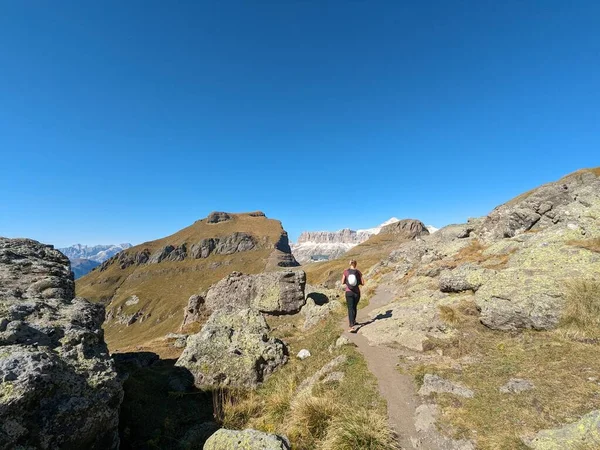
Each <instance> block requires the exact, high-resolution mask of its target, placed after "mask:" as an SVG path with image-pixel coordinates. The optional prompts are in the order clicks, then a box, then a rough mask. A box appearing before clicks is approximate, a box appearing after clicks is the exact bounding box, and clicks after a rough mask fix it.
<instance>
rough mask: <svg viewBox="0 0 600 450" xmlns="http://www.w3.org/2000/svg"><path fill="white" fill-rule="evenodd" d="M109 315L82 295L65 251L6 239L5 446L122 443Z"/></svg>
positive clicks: (2, 260) (2, 267)
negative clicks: (77, 294) (107, 335)
mask: <svg viewBox="0 0 600 450" xmlns="http://www.w3.org/2000/svg"><path fill="white" fill-rule="evenodd" d="M103 321H104V308H103V307H102V306H101V305H97V304H92V303H89V302H88V301H87V300H85V299H82V298H74V282H73V275H72V273H71V271H70V266H69V261H68V259H67V258H66V257H65V256H64V255H62V254H61V253H60V252H59V251H57V250H55V249H53V248H52V247H51V246H47V245H43V244H40V243H39V242H36V241H33V240H28V239H5V238H0V382H1V384H0V448H40V449H55V448H86V449H99V450H100V449H116V448H118V447H119V437H118V423H119V406H120V404H121V401H122V398H123V390H122V387H121V383H120V381H119V379H118V376H117V372H116V370H115V367H114V363H113V361H112V360H111V358H110V356H109V354H108V349H107V347H106V344H105V342H104V336H103V331H102V328H101V326H102V322H103Z"/></svg>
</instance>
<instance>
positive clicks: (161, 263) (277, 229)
mask: <svg viewBox="0 0 600 450" xmlns="http://www.w3.org/2000/svg"><path fill="white" fill-rule="evenodd" d="M293 265H297V263H296V261H295V260H294V258H293V256H292V255H291V251H290V247H289V244H288V238H287V233H286V232H285V231H284V230H283V228H282V226H281V222H279V221H277V220H272V219H267V218H266V217H265V215H264V214H263V213H258V212H257V213H248V214H227V213H212V214H211V215H209V216H208V217H207V218H206V219H203V220H199V221H196V222H195V223H194V224H192V225H191V226H189V227H187V228H184V229H183V230H180V231H178V232H177V233H175V234H173V235H171V236H168V237H165V238H162V239H158V240H155V241H151V242H145V243H143V244H140V245H137V246H135V247H132V248H130V249H127V250H124V251H123V252H121V253H119V254H118V255H116V256H113V257H112V258H111V259H109V260H107V261H105V262H104V263H103V264H102V265H101V266H100V267H99V268H98V269H96V270H95V271H93V272H92V273H90V274H88V275H87V276H85V277H83V278H81V279H79V280H78V281H77V284H76V287H77V295H80V296H82V297H85V298H88V299H90V300H92V301H97V302H102V303H105V304H106V305H107V321H106V322H105V331H106V341H107V343H108V345H109V348H110V349H111V350H112V351H114V350H116V349H122V348H124V347H131V346H136V345H141V344H143V343H147V342H148V341H151V340H152V339H155V338H158V337H162V336H164V335H165V334H167V333H169V332H174V331H177V329H178V328H179V326H180V324H181V320H182V317H183V309H184V307H185V306H186V304H187V301H188V299H189V297H190V296H191V295H193V294H197V293H199V292H201V291H204V290H206V289H208V287H209V286H210V285H211V284H213V283H214V282H216V281H218V280H220V279H221V278H223V277H225V276H226V275H228V274H230V273H231V272H233V271H236V270H237V271H242V272H245V273H259V272H263V271H265V270H274V269H277V268H278V267H283V266H293Z"/></svg>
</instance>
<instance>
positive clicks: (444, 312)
mask: <svg viewBox="0 0 600 450" xmlns="http://www.w3.org/2000/svg"><path fill="white" fill-rule="evenodd" d="M438 310H439V312H440V319H442V321H443V322H445V323H447V324H449V325H454V324H457V323H458V322H459V317H458V314H457V313H456V311H455V310H454V308H452V307H450V306H446V305H439V306H438Z"/></svg>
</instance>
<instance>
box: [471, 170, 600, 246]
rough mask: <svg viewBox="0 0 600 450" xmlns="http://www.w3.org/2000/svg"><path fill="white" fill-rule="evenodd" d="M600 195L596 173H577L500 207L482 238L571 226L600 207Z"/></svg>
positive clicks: (485, 223)
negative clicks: (575, 220)
mask: <svg viewBox="0 0 600 450" xmlns="http://www.w3.org/2000/svg"><path fill="white" fill-rule="evenodd" d="M599 192H600V178H599V177H598V175H597V174H596V173H594V172H593V171H588V170H584V171H580V172H576V173H574V174H571V175H568V176H566V177H564V178H562V179H561V180H558V181H556V182H554V183H548V184H546V185H544V186H541V187H539V188H537V189H534V190H533V191H531V192H528V193H525V194H523V195H521V196H519V197H517V198H515V199H513V200H511V201H510V202H508V203H505V204H503V205H501V206H498V207H497V208H496V209H494V210H493V211H492V212H491V213H490V214H489V215H488V216H487V217H486V219H485V221H484V222H483V226H482V227H481V229H480V231H479V235H480V236H481V237H482V238H483V239H484V240H486V241H488V242H489V241H494V240H498V239H502V238H510V237H513V236H516V235H518V234H520V233H523V232H525V231H528V230H540V229H543V228H548V227H551V226H553V225H556V224H559V223H568V222H571V221H573V219H577V218H578V216H579V215H580V214H581V212H582V211H583V210H584V209H587V208H590V207H598V202H599V199H598V193H599Z"/></svg>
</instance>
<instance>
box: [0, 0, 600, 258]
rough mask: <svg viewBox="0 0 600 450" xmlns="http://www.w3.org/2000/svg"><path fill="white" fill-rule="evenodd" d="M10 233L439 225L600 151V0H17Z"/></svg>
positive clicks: (2, 35)
mask: <svg viewBox="0 0 600 450" xmlns="http://www.w3.org/2000/svg"><path fill="white" fill-rule="evenodd" d="M2 12H3V14H2V15H0V55H2V70H0V91H1V92H0V95H1V98H2V107H1V108H0V149H1V152H2V155H1V156H2V159H1V161H2V168H3V169H4V170H3V171H2V177H0V205H1V206H0V235H2V236H7V237H17V236H19V237H30V238H33V239H37V240H40V241H42V242H45V243H49V244H54V245H55V246H57V247H65V246H69V245H72V244H74V243H82V244H90V245H92V244H117V243H121V242H131V243H133V244H136V243H141V242H144V241H147V240H153V239H157V238H160V237H163V236H166V235H169V234H172V233H174V232H176V231H177V230H179V229H181V228H183V227H185V226H188V225H190V224H191V223H193V222H194V221H195V220H198V219H200V218H203V217H206V216H207V215H208V213H209V212H211V211H214V210H219V211H231V212H243V211H253V210H262V211H264V212H265V213H266V214H267V216H268V217H271V218H275V219H278V220H281V221H282V223H283V226H284V228H285V229H286V230H287V231H288V232H289V233H290V238H291V239H292V240H296V239H297V237H298V235H299V234H300V232H301V231H304V230H331V231H335V230H338V229H341V228H345V227H350V228H353V229H360V228H370V227H374V226H376V225H378V224H380V223H382V222H384V221H385V220H387V219H389V218H390V217H392V216H395V217H398V218H416V219H420V220H422V221H423V222H425V223H427V224H431V225H434V226H436V227H440V226H443V225H446V224H449V223H456V222H463V221H465V220H466V219H467V218H468V217H470V216H480V215H484V214H487V213H488V212H489V211H490V210H491V209H492V208H494V207H495V206H496V205H498V204H500V203H502V202H504V201H507V200H509V199H510V198H512V197H514V196H515V195H518V194H520V193H522V192H524V191H527V190H529V189H532V188H534V187H536V186H538V185H540V184H543V183H545V182H550V181H553V180H557V179H559V178H560V177H561V176H563V175H565V174H567V173H570V172H573V171H575V170H577V169H580V168H584V167H595V166H599V165H600V163H599V162H598V161H599V159H598V155H599V148H600V127H599V124H600V109H599V108H598V105H600V90H598V80H599V79H600V58H599V56H600V29H599V28H598V27H597V18H598V17H600V4H598V3H597V2H591V1H582V2H576V3H575V4H566V3H564V2H559V1H555V0H550V1H547V2H529V3H523V2H517V1H508V2H503V3H502V4H498V3H497V2H491V1H483V2H472V3H471V4H460V5H458V4H456V3H452V4H450V3H448V2H441V1H435V2H429V3H427V4H424V5H406V4H400V3H399V2H382V3H378V4H377V6H373V4H372V3H367V2H352V3H349V2H334V1H328V2H319V3H309V2H294V3H292V2H262V3H260V4H256V3H247V2H230V3H227V4H213V3H208V2H207V3H200V2H183V3H180V4H178V5H177V6H176V7H175V6H173V5H170V4H167V3H164V2H159V1H148V2H141V1H133V2H127V3H126V4H122V3H120V2H116V1H113V0H110V1H107V2H102V3H95V4H94V3H89V2H86V3H77V2H61V3H59V4H56V3H49V2H46V3H44V2H40V3H38V4H36V5H35V7H33V6H32V5H31V4H23V3H19V2H11V3H7V4H6V5H4V7H3V11H2Z"/></svg>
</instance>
